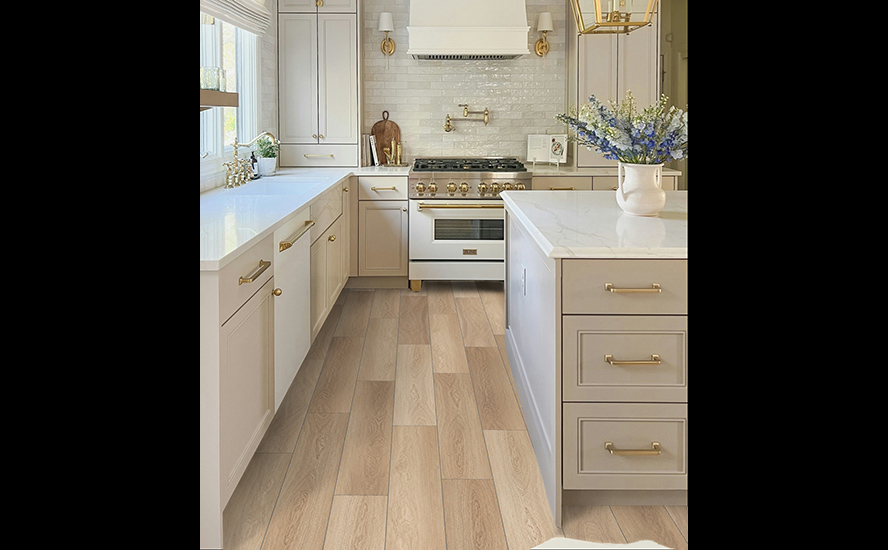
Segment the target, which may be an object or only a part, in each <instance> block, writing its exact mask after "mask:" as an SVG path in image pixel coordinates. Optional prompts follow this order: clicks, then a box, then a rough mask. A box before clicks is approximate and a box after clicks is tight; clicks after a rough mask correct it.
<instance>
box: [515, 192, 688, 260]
mask: <svg viewBox="0 0 888 550" xmlns="http://www.w3.org/2000/svg"><path fill="white" fill-rule="evenodd" d="M501 195H502V197H503V200H504V202H505V206H506V210H507V211H508V212H509V214H510V215H511V216H512V217H513V219H514V220H516V221H517V222H518V223H520V224H521V225H522V226H523V227H524V228H525V229H526V230H527V232H528V234H530V236H531V237H532V238H533V239H534V241H535V242H536V243H537V245H538V246H539V247H540V249H541V250H542V251H543V253H544V254H546V256H548V257H550V258H599V259H605V258H607V259H617V258H620V259H656V258H669V259H687V257H688V192H687V191H667V192H666V206H665V208H663V210H662V211H661V212H660V215H659V216H657V217H655V218H644V217H638V216H630V215H629V214H625V213H624V212H623V211H622V210H621V209H620V207H619V205H617V201H616V197H615V196H614V193H611V192H608V191H530V192H527V191H522V192H509V191H507V192H505V193H502V194H501Z"/></svg>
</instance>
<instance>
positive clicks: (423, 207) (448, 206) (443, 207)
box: [419, 204, 505, 210]
mask: <svg viewBox="0 0 888 550" xmlns="http://www.w3.org/2000/svg"><path fill="white" fill-rule="evenodd" d="M459 208H485V209H494V210H495V209H499V210H502V209H503V208H505V206H503V205H502V204H420V205H419V209H420V210H453V209H459Z"/></svg>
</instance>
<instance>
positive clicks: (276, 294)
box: [272, 288, 284, 296]
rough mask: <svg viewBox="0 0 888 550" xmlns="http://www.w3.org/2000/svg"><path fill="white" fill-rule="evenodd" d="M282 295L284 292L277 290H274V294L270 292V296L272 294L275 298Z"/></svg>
mask: <svg viewBox="0 0 888 550" xmlns="http://www.w3.org/2000/svg"><path fill="white" fill-rule="evenodd" d="M283 293H284V291H283V290H281V289H279V288H276V289H274V292H272V294H274V295H275V296H280V295H282V294H283Z"/></svg>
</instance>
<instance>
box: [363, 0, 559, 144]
mask: <svg viewBox="0 0 888 550" xmlns="http://www.w3.org/2000/svg"><path fill="white" fill-rule="evenodd" d="M566 6H567V3H566V2H564V1H563V0H528V1H527V19H528V26H529V27H531V30H530V33H529V34H528V49H529V50H530V53H529V54H528V55H525V56H524V57H521V58H519V59H513V60H504V61H427V60H419V59H413V58H412V57H410V56H409V55H407V49H408V43H407V41H408V35H407V28H406V27H407V24H408V2H407V0H365V1H364V2H363V21H364V28H363V64H362V71H363V73H362V78H363V107H364V110H363V114H364V120H363V125H362V126H363V128H362V131H363V132H364V133H369V132H370V129H371V128H372V127H373V125H374V124H375V123H376V122H378V121H379V120H381V119H382V112H383V111H388V112H389V120H391V121H393V122H395V123H397V124H398V126H399V127H400V129H401V139H402V141H403V142H404V149H405V154H406V156H407V158H408V160H409V159H413V158H415V157H417V156H450V155H458V156H515V157H519V158H524V157H525V156H526V153H527V135H528V134H545V133H558V132H563V131H564V126H563V125H562V124H560V123H559V122H558V121H557V120H555V115H556V114H558V113H563V112H565V109H566V101H567V82H566V74H567V70H566V63H567V55H566V51H565V26H566V21H565V16H566V9H565V8H566ZM544 11H549V12H552V18H553V21H554V23H555V29H556V30H555V32H554V33H549V43H550V44H551V52H550V53H549V55H548V56H547V57H543V58H541V57H537V56H536V54H534V53H533V49H534V44H536V41H537V40H538V39H539V37H540V33H538V32H537V31H536V23H537V17H538V15H539V14H540V12H544ZM382 12H391V14H392V17H393V19H394V23H395V29H396V30H395V32H393V33H390V36H391V37H392V38H393V39H394V40H395V42H396V44H397V50H396V51H395V53H394V55H392V56H391V57H390V58H389V60H388V66H386V59H385V56H384V55H383V54H382V51H380V43H381V42H382V39H383V37H384V35H383V33H380V32H379V31H377V30H376V28H377V23H378V21H379V14H380V13H382ZM467 17H471V14H467ZM461 103H468V104H469V106H470V108H471V110H473V111H483V110H484V109H485V108H487V109H489V110H490V124H489V125H487V126H485V125H484V123H483V122H469V121H465V120H464V119H463V109H462V108H461V107H458V105H459V104H461ZM448 114H449V115H450V116H451V118H452V119H453V121H454V122H453V125H454V127H455V128H456V130H454V131H453V132H450V133H447V132H445V131H444V121H445V119H446V117H447V115H448ZM470 118H481V117H480V116H478V115H472V116H470Z"/></svg>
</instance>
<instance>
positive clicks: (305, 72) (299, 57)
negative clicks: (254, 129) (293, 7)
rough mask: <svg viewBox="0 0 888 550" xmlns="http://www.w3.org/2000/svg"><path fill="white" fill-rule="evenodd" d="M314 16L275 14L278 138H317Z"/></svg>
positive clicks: (305, 140)
mask: <svg viewBox="0 0 888 550" xmlns="http://www.w3.org/2000/svg"><path fill="white" fill-rule="evenodd" d="M317 19H318V16H317V15H315V14H313V13H311V14H309V13H306V14H286V15H280V16H278V21H279V27H280V28H279V31H278V32H279V47H280V56H279V59H278V63H279V74H278V78H279V79H280V82H279V84H280V106H279V109H280V125H281V128H280V130H281V136H280V140H281V141H282V142H284V143H317V142H318V138H317V135H318V25H317Z"/></svg>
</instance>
